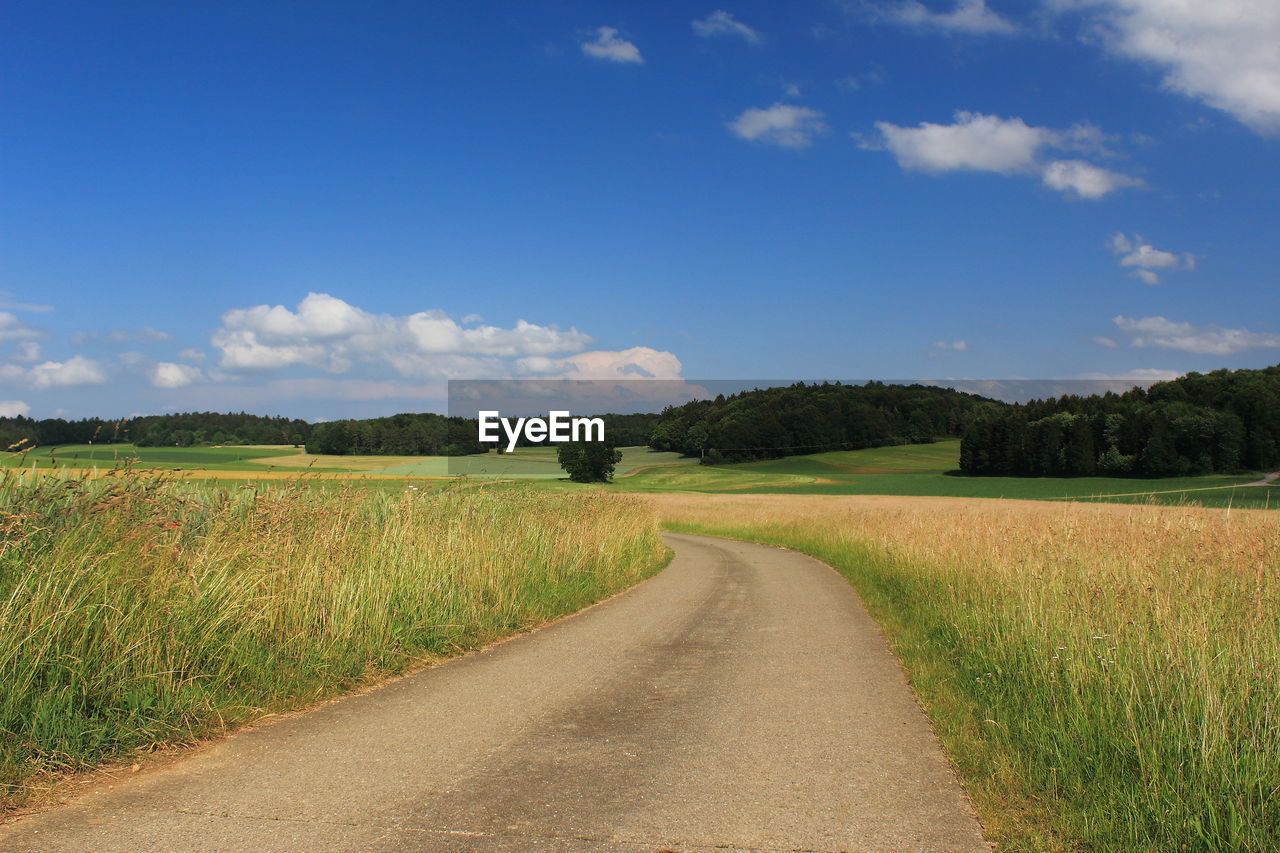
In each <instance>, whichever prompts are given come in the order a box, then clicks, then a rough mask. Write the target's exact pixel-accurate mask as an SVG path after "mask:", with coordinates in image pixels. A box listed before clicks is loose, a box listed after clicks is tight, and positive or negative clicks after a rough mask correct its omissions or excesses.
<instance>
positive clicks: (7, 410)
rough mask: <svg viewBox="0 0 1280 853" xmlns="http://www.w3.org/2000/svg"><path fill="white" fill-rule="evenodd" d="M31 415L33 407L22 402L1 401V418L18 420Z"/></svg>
mask: <svg viewBox="0 0 1280 853" xmlns="http://www.w3.org/2000/svg"><path fill="white" fill-rule="evenodd" d="M29 414H31V407H30V406H28V405H27V404H26V403H24V402H22V401H21V400H0V418H16V417H18V416H19V415H29Z"/></svg>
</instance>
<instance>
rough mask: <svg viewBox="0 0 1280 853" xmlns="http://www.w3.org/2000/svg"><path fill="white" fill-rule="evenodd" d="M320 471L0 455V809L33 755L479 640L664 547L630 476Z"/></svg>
mask: <svg viewBox="0 0 1280 853" xmlns="http://www.w3.org/2000/svg"><path fill="white" fill-rule="evenodd" d="M277 452H278V451H277ZM329 482H330V483H332V484H334V485H337V486H340V487H341V488H337V489H328V488H326V489H315V488H304V487H301V486H300V481H299V480H297V479H294V480H292V481H286V482H277V483H274V484H272V485H270V486H269V487H267V488H257V487H253V488H245V487H244V484H243V483H237V484H235V485H234V486H233V487H226V486H220V485H217V484H215V483H210V482H186V481H175V480H172V479H168V478H156V477H150V476H146V475H144V474H140V473H133V474H129V473H125V474H123V475H120V476H113V477H96V478H95V477H87V476H84V475H81V474H77V473H74V472H61V471H60V472H55V473H52V474H50V475H48V476H41V477H29V476H19V475H17V474H15V473H14V472H12V471H6V472H0V686H2V689H0V813H3V811H4V809H5V807H6V800H8V799H9V798H13V797H18V798H20V797H21V795H22V794H23V792H25V791H28V790H30V789H29V788H28V787H27V786H28V785H29V784H30V783H31V782H32V781H33V779H34V780H35V781H37V782H38V780H39V777H41V776H42V775H50V774H52V775H57V774H59V773H63V772H66V771H75V770H81V769H86V768H89V767H92V766H93V765H95V764H96V763H98V762H100V761H102V760H104V759H110V758H112V757H118V756H121V755H125V754H128V753H129V752H130V751H131V750H134V749H144V750H149V749H151V748H152V747H154V746H156V745H159V744H166V743H186V742H189V741H190V740H191V739H192V738H194V737H199V736H202V735H206V734H210V733H216V732H219V731H223V730H225V729H226V728H228V727H232V726H234V725H236V724H238V723H241V722H245V721H248V720H252V719H255V718H257V717H260V716H262V715H263V714H266V713H271V712H275V711H281V710H285V709H288V708H294V707H298V706H300V705H305V704H307V703H309V702H312V701H314V700H316V699H318V698H321V697H323V696H328V695H333V694H335V693H338V692H341V691H342V690H345V689H348V688H351V687H353V686H356V685H359V684H362V683H365V682H367V681H371V680H377V679H378V678H380V677H382V676H384V675H386V674H389V673H394V672H398V671H400V670H402V669H404V668H405V667H407V666H410V665H413V664H414V663H415V662H418V661H421V660H423V659H424V658H430V657H432V656H444V655H449V654H455V653H457V652H459V651H462V650H465V649H469V648H475V647H477V646H481V645H484V644H485V643H487V642H490V641H492V640H494V639H495V638H497V637H501V636H504V635H507V634H511V633H513V632H517V631H521V630H524V629H526V628H528V627H530V626H533V625H537V624H541V623H543V622H546V621H548V620H550V619H554V618H557V617H559V616H562V615H564V614H566V613H572V612H574V611H575V610H578V609H580V608H582V607H584V606H586V605H587V604H590V603H591V602H593V601H597V600H599V599H601V598H604V597H607V596H609V595H612V594H613V593H615V592H618V591H620V590H622V589H625V588H627V587H629V586H631V585H633V584H635V583H636V582H638V581H639V580H641V579H642V578H644V577H647V576H648V575H650V574H652V573H653V572H655V571H657V570H658V569H659V568H660V567H661V566H662V565H663V563H664V562H665V559H666V556H667V551H666V549H665V548H664V547H663V546H662V544H661V543H660V542H659V540H658V538H657V530H656V525H655V520H654V517H653V511H652V509H651V508H650V507H649V506H648V505H647V503H646V502H645V501H644V500H642V499H640V498H636V497H633V496H627V495H612V494H608V493H606V492H603V491H600V490H582V491H579V492H576V493H564V494H556V493H552V492H548V491H544V490H538V489H534V488H532V487H531V486H530V485H528V484H525V485H523V486H519V485H516V486H513V487H511V488H507V487H502V488H499V489H493V488H470V487H467V486H466V485H465V484H458V483H448V482H443V481H431V482H432V485H433V486H435V488H433V489H431V490H429V491H428V490H423V491H422V492H418V491H413V490H406V489H404V488H403V485H402V484H401V488H400V489H399V490H397V491H396V492H390V493H389V492H387V491H383V490H379V489H365V488H351V487H350V486H352V485H353V484H355V483H356V481H345V482H343V481H329ZM384 482H387V481H384ZM37 787H39V785H38V784H37Z"/></svg>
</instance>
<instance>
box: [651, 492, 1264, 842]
mask: <svg viewBox="0 0 1280 853" xmlns="http://www.w3.org/2000/svg"><path fill="white" fill-rule="evenodd" d="M650 500H652V501H653V503H654V505H655V506H656V507H658V510H659V512H660V514H661V516H662V517H663V519H664V522H665V526H666V527H668V528H669V529H672V530H678V531H683V532H693V533H704V534H713V535H722V536H729V537H733V538H740V539H745V540H749V541H755V542H762V543H766V544H774V545H782V546H786V547H790V548H794V549H796V550H799V551H802V552H804V553H806V554H810V555H812V556H815V557H817V558H819V559H821V560H823V561H825V562H827V563H829V564H830V565H832V566H834V567H835V568H837V569H838V570H839V571H840V572H841V573H842V574H844V576H845V577H846V578H848V579H849V580H850V582H851V583H852V584H853V586H854V587H855V589H856V590H857V591H858V593H859V595H860V597H861V598H862V599H863V601H864V602H865V603H866V604H867V606H868V607H869V609H870V610H871V612H872V614H873V615H874V616H875V618H876V620H877V621H878V622H879V623H880V625H881V627H882V628H883V629H884V631H885V632H886V634H887V635H888V636H889V638H890V641H891V643H892V645H893V647H894V649H895V651H896V652H897V654H898V655H899V657H900V659H901V660H902V662H903V665H904V668H905V670H906V672H907V674H908V677H909V679H910V681H911V683H912V686H913V687H914V688H915V690H916V693H917V695H918V697H919V698H920V700H921V702H922V704H923V705H924V707H925V709H926V711H927V712H928V713H929V715H930V717H931V718H932V720H933V723H934V727H935V729H936V731H937V732H938V734H939V736H940V737H941V739H942V741H943V743H944V746H945V748H946V749H947V751H948V753H949V754H950V757H951V759H952V761H953V763H954V764H955V766H956V767H957V770H958V772H959V773H960V775H961V777H962V778H963V779H964V781H965V784H966V789H967V790H968V792H969V794H970V796H971V797H972V798H973V800H974V802H975V804H976V806H977V808H978V811H979V814H980V816H981V818H982V821H983V825H984V827H985V829H986V830H987V832H988V835H989V837H990V838H991V839H992V840H994V841H996V842H998V843H999V845H1000V849H1002V850H1019V851H1042V850H1050V851H1068V850H1126V851H1129V850H1134V851H1164V850H1175V849H1195V850H1245V851H1259V852H1260V851H1268V850H1275V849H1278V848H1280V799H1277V798H1276V796H1275V792H1276V790H1277V789H1280V729H1278V728H1277V727H1276V725H1275V720H1276V719H1277V717H1280V694H1277V693H1276V691H1275V684H1276V681H1277V679H1278V678H1280V632H1277V630H1276V626H1277V625H1278V624H1280V515H1277V514H1275V513H1270V512H1256V511H1232V512H1230V513H1227V512H1223V511H1221V510H1217V509H1205V508H1198V507H1162V506H1123V505H1086V504H1079V503H1072V504H1068V503H1062V504H1050V503H1043V502H1040V503H1036V502H1029V501H990V500H966V499H957V498H939V497H898V496H843V497H841V496H834V495H823V496H817V495H805V496H793V495H694V494H654V495H651V496H650Z"/></svg>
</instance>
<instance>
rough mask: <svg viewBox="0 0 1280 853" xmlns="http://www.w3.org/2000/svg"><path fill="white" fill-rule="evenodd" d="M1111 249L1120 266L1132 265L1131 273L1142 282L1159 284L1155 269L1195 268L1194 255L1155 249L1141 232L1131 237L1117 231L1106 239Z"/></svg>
mask: <svg viewBox="0 0 1280 853" xmlns="http://www.w3.org/2000/svg"><path fill="white" fill-rule="evenodd" d="M1107 242H1108V245H1109V246H1110V247H1111V251H1112V252H1113V253H1114V254H1115V255H1117V256H1118V257H1119V261H1118V263H1119V264H1120V266H1122V267H1134V270H1133V272H1132V273H1131V275H1133V276H1134V277H1135V278H1137V279H1139V280H1140V281H1141V282H1142V283H1143V284H1153V285H1154V284H1159V283H1160V276H1159V274H1158V273H1156V270H1166V271H1173V270H1193V269H1195V268H1196V256H1195V255H1193V254H1191V253H1190V252H1184V253H1182V254H1181V255H1178V254H1174V253H1173V252H1166V251H1163V250H1161V249H1157V248H1156V247H1155V246H1152V245H1151V244H1150V243H1147V242H1146V241H1145V240H1143V238H1142V235H1141V234H1134V235H1133V236H1132V237H1130V236H1128V235H1126V234H1122V233H1120V232H1117V233H1115V234H1112V235H1111V239H1110V240H1108V241H1107Z"/></svg>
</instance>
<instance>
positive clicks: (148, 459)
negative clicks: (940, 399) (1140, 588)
mask: <svg viewBox="0 0 1280 853" xmlns="http://www.w3.org/2000/svg"><path fill="white" fill-rule="evenodd" d="M959 455H960V442H959V441H957V440H954V439H952V440H947V441H939V442H936V443H934V444H917V445H905V446H898V447H877V448H871V449H867V450H849V451H839V452H834V453H818V454H814V455H812V456H791V457H787V458H785V459H774V460H768V461H764V462H748V463H743V464H738V465H699V464H697V463H698V460H697V459H685V458H681V457H680V456H678V455H677V454H675V453H659V452H656V451H652V450H649V449H648V448H647V447H626V448H623V457H622V462H620V463H619V464H618V466H617V469H616V479H615V482H614V485H613V486H612V487H611V488H614V489H616V490H618V491H628V492H671V491H676V492H681V491H684V492H711V493H733V494H742V493H746V494H750V493H756V494H796V495H919V496H927V495H933V496H943V497H965V498H1016V499H1023V500H1087V501H1108V502H1119V503H1161V504H1178V503H1195V504H1199V505H1202V506H1217V507H1227V506H1231V507H1242V508H1262V509H1266V508H1280V486H1274V485H1273V486H1269V487H1257V486H1245V485H1244V484H1246V483H1250V482H1253V481H1254V480H1257V479H1258V477H1259V475H1258V474H1247V475H1240V476H1220V475H1215V476H1207V477H1179V478H1167V479H1160V480H1142V479H1120V478H1107V477H1080V478H1054V477H963V476H956V475H955V474H954V473H953V472H954V471H955V469H956V467H957V464H958V459H959ZM126 462H130V463H131V464H133V465H134V466H135V467H138V468H159V469H164V470H174V471H187V472H208V473H209V475H210V478H212V479H216V478H217V477H218V475H219V474H225V476H226V478H227V479H238V480H243V479H246V478H251V475H252V474H255V473H257V474H267V473H270V474H271V475H272V476H288V475H289V474H291V473H308V472H309V473H317V474H331V475H337V474H350V475H352V476H353V477H361V476H367V475H374V476H373V477H371V478H369V479H367V480H366V482H368V483H381V482H384V481H385V477H405V478H413V477H448V476H459V475H461V476H466V477H470V478H476V479H485V480H487V479H512V480H533V481H540V482H542V483H543V484H544V485H547V486H551V487H554V488H577V486H575V485H572V484H569V483H568V482H567V481H565V479H564V478H565V474H564V472H563V471H562V470H561V469H560V466H559V465H558V464H557V462H556V452H555V450H554V449H553V448H520V449H519V450H517V451H516V452H515V453H512V454H497V453H489V454H485V455H476V456H460V457H453V458H452V459H450V458H447V457H443V456H417V457H415V456H313V455H308V454H305V453H302V452H301V451H300V450H298V449H297V448H293V447H288V446H270V447H253V446H248V447H232V446H228V447H135V446H133V445H131V444H110V445H96V446H94V445H64V446H61V447H56V448H52V449H51V450H49V449H45V448H39V449H37V450H34V451H32V452H30V453H27V454H11V455H9V456H7V457H5V458H4V459H3V460H0V467H37V468H50V467H63V468H98V469H103V470H105V469H110V468H113V467H116V466H118V465H122V464H125V463H126Z"/></svg>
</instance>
